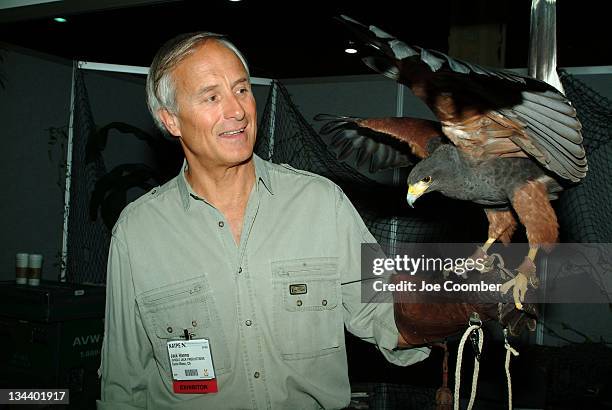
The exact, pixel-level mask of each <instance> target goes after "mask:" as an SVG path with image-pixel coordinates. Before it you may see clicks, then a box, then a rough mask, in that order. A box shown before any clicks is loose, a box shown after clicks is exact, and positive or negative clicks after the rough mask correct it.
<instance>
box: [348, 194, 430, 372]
mask: <svg viewBox="0 0 612 410" xmlns="http://www.w3.org/2000/svg"><path fill="white" fill-rule="evenodd" d="M336 220H337V232H338V243H339V244H340V247H339V248H340V256H341V257H340V265H339V269H340V274H341V278H342V279H341V281H342V300H343V307H344V323H345V326H346V328H347V330H348V331H349V332H351V333H352V334H354V335H355V336H357V337H359V338H361V339H362V340H365V341H367V342H370V343H374V344H376V346H377V347H378V349H379V350H380V352H381V353H382V354H383V356H384V357H385V358H386V359H387V360H388V361H389V362H391V363H393V364H396V365H399V366H408V365H411V364H414V363H416V362H419V361H421V360H424V359H426V358H427V357H428V356H429V352H430V349H429V348H413V349H396V347H397V342H398V338H399V331H398V329H397V326H396V325H395V318H394V312H393V298H392V295H390V294H388V293H379V294H377V295H376V296H377V299H376V300H371V301H367V302H364V301H362V300H361V286H362V282H361V244H362V243H370V244H375V243H376V239H375V238H374V237H373V236H372V234H371V233H370V231H369V230H368V228H367V227H366V225H365V224H364V222H363V220H362V219H361V216H360V215H359V213H358V212H357V211H356V210H355V208H354V207H353V205H352V204H351V202H350V201H349V200H348V198H347V197H346V196H345V195H344V193H343V192H342V190H340V188H336Z"/></svg>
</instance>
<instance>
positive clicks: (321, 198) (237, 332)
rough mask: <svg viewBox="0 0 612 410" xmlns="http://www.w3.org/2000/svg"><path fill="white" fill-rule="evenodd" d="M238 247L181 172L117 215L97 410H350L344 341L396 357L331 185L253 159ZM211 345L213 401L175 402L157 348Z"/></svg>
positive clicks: (207, 397) (359, 234)
mask: <svg viewBox="0 0 612 410" xmlns="http://www.w3.org/2000/svg"><path fill="white" fill-rule="evenodd" d="M254 161H255V170H256V182H255V185H254V187H253V189H252V191H251V194H250V197H249V201H248V205H247V208H246V212H245V215H244V221H243V228H242V235H241V238H240V243H239V244H238V245H237V244H236V243H235V241H234V239H233V236H232V233H231V231H230V227H229V224H228V223H227V221H226V219H225V218H224V216H223V214H222V213H221V212H219V210H218V209H216V208H215V207H214V206H212V205H211V204H210V203H208V202H207V201H206V200H205V199H204V198H200V197H198V196H197V195H196V194H195V193H194V191H193V190H192V189H191V187H190V186H189V184H188V182H187V180H186V178H185V176H184V172H180V173H179V175H178V176H177V177H176V178H174V179H173V180H171V181H169V182H168V183H166V184H165V185H163V186H161V187H159V188H156V189H154V190H152V191H151V192H149V193H148V194H145V195H144V196H143V197H141V198H139V199H138V200H136V201H135V202H134V203H132V204H130V205H129V206H128V207H126V209H125V210H124V211H123V213H122V214H121V216H120V218H119V220H118V222H117V224H116V226H115V228H114V230H113V236H112V242H111V247H110V254H109V261H108V283H107V306H106V322H105V336H104V343H103V348H102V363H101V367H100V374H101V378H102V396H101V400H100V401H98V409H112V410H121V409H135V408H148V409H215V410H217V409H319V408H342V407H345V406H347V405H348V403H349V399H350V385H349V380H348V375H347V356H346V350H345V340H344V327H346V329H348V331H350V332H352V333H353V334H355V335H356V336H358V337H360V338H361V339H363V340H366V341H368V342H371V343H375V344H376V345H377V346H378V348H379V350H380V351H381V352H382V354H383V355H384V356H385V357H386V358H387V359H388V360H389V361H391V362H393V363H396V364H400V365H408V364H411V363H414V362H417V361H420V360H423V359H424V358H426V357H427V355H428V353H429V351H428V350H427V349H411V350H401V351H399V350H397V351H396V350H394V348H395V347H396V344H397V340H398V331H397V328H396V326H395V322H394V319H393V305H392V303H363V302H362V301H361V292H360V284H359V279H360V245H361V243H363V242H365V243H373V242H375V240H374V238H373V237H372V235H371V234H370V232H369V231H368V229H367V228H366V226H365V225H364V223H363V221H362V220H361V218H360V216H359V214H358V213H357V212H356V211H355V209H354V208H353V206H352V205H351V203H350V202H349V200H348V199H347V198H346V197H345V195H344V194H343V193H342V191H341V190H340V189H339V188H338V187H337V186H336V185H334V184H333V183H332V182H330V181H329V180H327V179H325V178H323V177H320V176H317V175H314V174H311V173H308V172H305V171H299V170H296V169H293V168H291V167H289V166H283V165H275V164H272V163H269V162H267V161H263V160H262V159H260V158H258V157H256V156H255V157H254ZM185 330H187V331H188V332H189V333H190V334H192V335H193V337H194V338H208V339H209V341H210V347H211V352H212V358H213V362H214V369H215V373H216V378H217V384H218V392H217V393H210V394H175V393H174V392H173V389H172V376H171V374H172V373H171V368H170V362H169V358H168V351H167V343H168V341H171V340H177V339H178V338H179V337H180V336H181V335H182V334H183V332H184V331H185Z"/></svg>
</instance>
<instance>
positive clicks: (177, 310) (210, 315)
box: [136, 276, 231, 375]
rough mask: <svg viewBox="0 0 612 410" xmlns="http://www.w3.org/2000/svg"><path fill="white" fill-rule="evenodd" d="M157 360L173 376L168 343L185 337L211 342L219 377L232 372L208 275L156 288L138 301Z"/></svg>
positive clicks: (138, 298)
mask: <svg viewBox="0 0 612 410" xmlns="http://www.w3.org/2000/svg"><path fill="white" fill-rule="evenodd" d="M136 301H137V303H138V307H139V310H140V315H141V318H142V322H143V324H144V327H145V329H146V331H147V334H148V335H149V338H150V339H151V343H152V344H153V351H154V355H155V360H156V361H157V363H159V365H160V366H161V367H162V368H163V369H164V370H165V371H166V372H167V373H168V375H171V371H170V361H169V358H168V350H167V343H168V341H170V340H176V339H179V338H181V337H182V336H184V331H185V329H186V330H187V331H188V332H189V333H190V334H191V335H193V338H202V337H206V338H208V339H209V340H210V346H211V352H212V355H213V364H214V366H215V373H216V374H218V375H219V374H224V373H227V372H229V371H230V370H231V361H230V356H229V352H228V348H227V341H226V338H225V335H224V332H223V327H222V326H221V320H220V319H219V315H218V312H217V309H216V306H215V301H214V298H213V295H212V292H211V290H210V287H209V286H208V282H207V281H206V276H200V277H197V278H194V279H189V280H186V281H182V282H179V283H176V284H172V285H170V286H165V287H164V288H163V289H154V290H151V291H148V292H145V293H143V294H142V295H140V296H139V297H137V298H136Z"/></svg>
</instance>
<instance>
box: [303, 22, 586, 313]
mask: <svg viewBox="0 0 612 410" xmlns="http://www.w3.org/2000/svg"><path fill="white" fill-rule="evenodd" d="M340 21H341V22H342V23H343V24H344V25H345V26H346V27H347V28H348V29H349V30H350V31H351V32H352V33H353V35H354V36H355V37H356V38H357V39H358V40H359V41H360V42H361V43H362V44H363V46H364V48H363V49H362V50H361V52H362V53H364V54H365V56H364V57H363V61H364V62H365V64H367V65H368V66H369V67H371V68H372V69H374V70H375V71H377V72H379V73H381V74H384V75H385V76H387V77H389V78H391V79H394V80H395V81H397V82H399V83H401V84H403V85H405V86H406V87H408V88H409V89H410V90H411V91H412V92H413V93H414V95H416V96H417V97H419V98H420V99H421V100H423V101H424V102H425V104H426V105H427V106H428V107H429V108H430V109H431V111H432V112H433V114H434V115H435V116H436V118H437V119H438V121H429V120H424V119H416V118H408V117H394V118H356V117H348V116H335V115H329V114H319V115H318V116H317V117H315V118H316V119H317V120H325V121H327V123H326V124H324V125H323V127H322V128H321V133H322V134H332V135H333V139H332V146H333V147H335V148H337V149H338V151H339V158H346V157H347V156H349V155H350V154H351V153H355V155H356V158H357V161H358V163H359V164H363V163H366V162H369V168H370V171H372V172H373V171H377V170H382V169H386V168H393V167H399V166H406V165H409V164H410V163H411V160H410V156H413V158H414V157H417V158H418V159H419V161H418V163H416V165H414V167H413V168H412V169H411V170H410V173H409V175H408V181H407V183H408V192H407V196H406V200H407V202H408V204H409V205H410V206H414V204H415V201H417V199H418V198H420V197H421V196H422V195H425V194H428V193H430V192H436V191H437V192H440V193H442V194H443V195H445V196H447V197H450V198H455V199H460V200H467V201H473V202H476V203H478V204H481V205H483V207H484V211H485V214H486V217H487V219H488V222H489V228H488V239H487V240H486V242H485V243H484V244H483V246H482V247H479V248H478V250H477V251H476V254H475V255H474V256H475V257H483V258H486V257H487V251H488V249H489V247H490V246H491V245H492V244H493V243H494V242H495V241H497V240H500V241H502V242H503V243H506V244H507V243H509V242H510V240H511V237H512V235H513V233H514V231H515V229H516V228H517V224H518V223H517V219H518V222H520V223H521V224H522V225H523V226H524V227H525V229H526V234H527V239H528V242H529V252H528V254H527V255H526V256H525V258H524V260H523V262H522V263H521V264H520V265H519V266H518V267H517V275H516V276H515V278H514V279H513V280H512V281H511V282H508V283H507V284H505V285H504V287H503V290H504V291H508V290H509V289H510V288H512V287H513V288H514V289H513V296H514V300H515V304H516V307H517V308H518V309H521V308H522V303H521V302H523V301H524V294H525V292H526V290H527V286H528V284H529V282H530V280H531V281H532V283H534V281H535V280H536V279H537V278H536V277H535V270H536V267H535V263H534V259H535V257H536V254H537V252H538V249H539V248H544V249H545V250H550V249H551V247H552V246H553V244H554V243H556V242H557V241H558V234H559V225H558V222H557V216H556V215H555V212H554V210H553V208H552V206H551V203H550V200H552V199H555V198H557V195H558V193H559V192H560V191H561V190H562V189H563V187H564V186H566V185H568V184H573V183H578V182H580V181H581V180H582V179H583V178H584V177H585V176H586V173H587V168H588V167H587V160H586V157H585V151H584V147H583V145H582V134H581V125H580V121H579V120H578V118H577V117H576V110H575V108H574V107H573V106H572V104H571V103H570V101H569V100H568V99H567V98H566V97H565V96H564V95H563V94H562V93H560V92H559V91H558V90H557V89H555V88H554V87H553V86H551V85H549V84H547V83H545V82H543V81H540V80H537V79H534V78H531V77H526V76H521V75H518V74H515V73H513V72H509V71H504V70H499V69H491V68H485V67H482V66H479V65H476V64H471V63H469V62H465V61H461V60H457V59H454V58H451V57H449V56H447V55H445V54H443V53H441V52H438V51H434V50H427V49H424V48H420V47H416V46H409V45H407V44H406V43H404V42H402V41H400V40H398V39H397V38H395V37H393V36H392V35H390V34H388V33H386V32H384V31H383V30H381V29H379V28H377V27H375V26H369V27H368V26H365V25H363V24H361V23H359V22H357V21H355V20H353V19H351V18H350V17H346V16H341V17H340ZM408 152H409V154H407V153H408Z"/></svg>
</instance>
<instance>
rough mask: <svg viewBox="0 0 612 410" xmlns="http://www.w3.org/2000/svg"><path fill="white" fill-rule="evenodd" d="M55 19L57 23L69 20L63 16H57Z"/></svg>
mask: <svg viewBox="0 0 612 410" xmlns="http://www.w3.org/2000/svg"><path fill="white" fill-rule="evenodd" d="M53 21H55V22H56V23H65V22H67V21H68V20H66V19H65V18H63V17H55V18H54V19H53Z"/></svg>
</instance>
